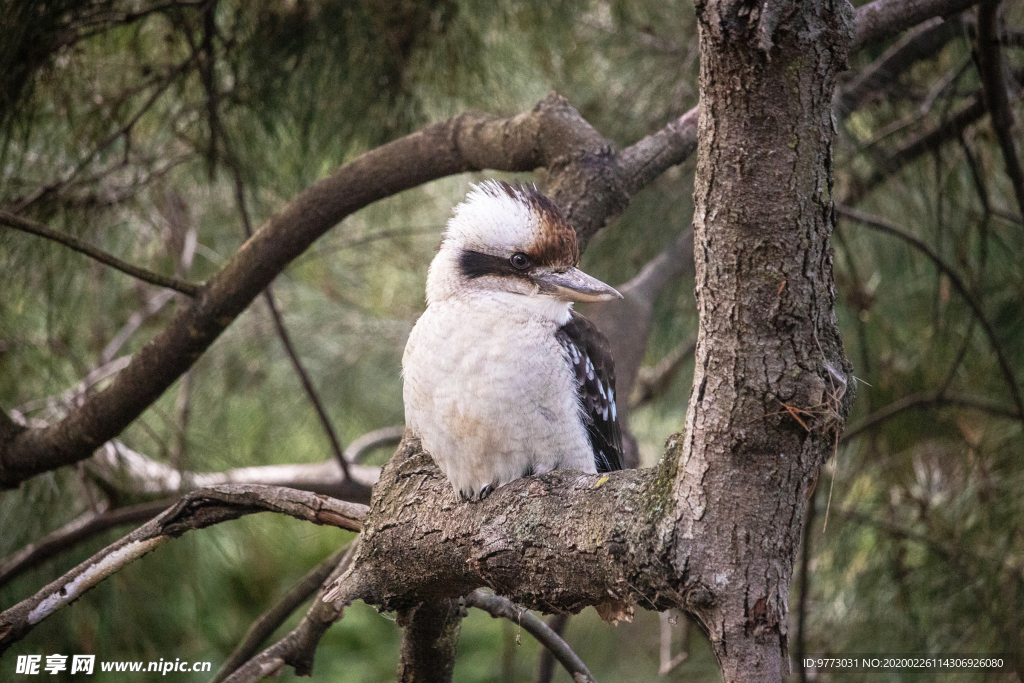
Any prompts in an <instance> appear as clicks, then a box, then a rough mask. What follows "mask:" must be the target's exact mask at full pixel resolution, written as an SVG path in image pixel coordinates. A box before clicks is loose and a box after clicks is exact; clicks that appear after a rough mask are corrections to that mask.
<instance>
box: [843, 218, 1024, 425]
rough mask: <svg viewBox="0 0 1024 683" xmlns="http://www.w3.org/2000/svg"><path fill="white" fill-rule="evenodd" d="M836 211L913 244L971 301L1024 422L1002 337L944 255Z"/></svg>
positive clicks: (884, 224)
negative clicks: (997, 334) (944, 258)
mask: <svg viewBox="0 0 1024 683" xmlns="http://www.w3.org/2000/svg"><path fill="white" fill-rule="evenodd" d="M835 209H836V213H838V214H839V215H840V216H842V217H844V218H847V219H849V220H852V221H854V222H856V223H860V224H861V225H865V226H867V227H869V228H872V229H874V230H878V231H879V232H884V233H886V234H889V235H893V236H895V237H899V238H900V239H901V240H903V241H904V242H906V243H907V244H910V245H911V246H913V247H914V248H915V249H917V250H918V251H919V252H921V253H922V254H924V255H925V256H927V257H928V259H929V260H930V261H931V262H932V263H933V264H934V265H935V267H936V268H938V269H939V270H940V271H942V272H943V273H944V274H945V275H946V276H947V277H948V278H949V281H950V282H951V283H952V285H953V287H954V288H955V289H956V290H957V291H958V292H959V293H960V296H962V297H963V299H964V301H966V302H967V305H968V307H970V309H971V311H972V312H973V313H974V316H975V317H976V318H977V319H978V323H980V324H981V328H982V329H983V330H984V331H985V335H986V336H987V337H988V341H989V344H990V345H991V346H992V350H993V351H995V353H996V360H997V361H998V362H999V367H1000V369H1001V370H1002V374H1003V378H1004V379H1005V380H1006V384H1007V386H1008V387H1009V388H1010V394H1011V396H1012V398H1013V402H1014V405H1015V406H1016V407H1017V415H1019V416H1020V418H1021V420H1022V421H1024V398H1022V397H1021V392H1020V386H1019V385H1018V384H1017V378H1016V376H1015V375H1014V372H1013V368H1012V367H1011V366H1010V362H1009V360H1008V359H1007V357H1006V351H1005V350H1004V349H1003V345H1002V342H1000V341H999V337H998V336H996V331H995V328H993V327H992V323H991V322H989V319H988V317H987V316H986V315H985V312H984V310H983V309H982V307H981V302H979V301H978V300H977V298H976V297H975V296H974V294H973V292H971V290H970V289H968V287H967V285H966V283H965V282H964V281H963V279H962V278H961V277H960V275H959V273H957V272H956V271H955V270H954V269H953V268H952V267H951V266H950V265H949V264H947V263H946V262H945V261H944V260H943V259H942V257H941V256H939V255H938V254H937V253H935V251H934V250H933V249H932V248H931V247H930V246H929V245H927V244H925V243H924V242H923V241H921V240H920V239H918V238H917V237H914V236H913V235H911V234H909V233H907V232H905V231H904V230H902V229H900V228H898V227H897V226H895V225H893V224H892V223H889V222H888V221H886V220H884V219H882V218H879V217H878V216H873V215H871V214H868V213H865V212H863V211H858V210H857V209H852V208H850V207H848V206H843V205H841V204H836V207H835Z"/></svg>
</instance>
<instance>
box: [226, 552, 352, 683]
mask: <svg viewBox="0 0 1024 683" xmlns="http://www.w3.org/2000/svg"><path fill="white" fill-rule="evenodd" d="M348 552H349V548H347V547H346V548H344V549H342V550H340V551H338V552H337V553H335V554H334V555H332V556H331V557H329V558H327V559H326V560H324V561H323V562H321V563H320V564H318V565H317V566H315V567H313V568H312V569H311V570H310V571H309V573H308V574H306V576H305V577H304V578H303V579H302V580H301V581H299V582H298V583H297V584H295V585H294V586H293V587H292V588H291V590H289V591H288V592H287V593H285V594H284V595H283V596H282V597H281V599H280V600H278V601H277V602H276V603H275V604H274V605H273V606H272V607H271V608H270V609H269V610H267V611H266V612H264V613H263V614H261V615H260V616H259V618H258V619H256V621H254V622H253V623H252V625H251V626H250V627H249V630H248V631H246V633H245V637H244V638H243V639H242V642H240V643H239V644H238V646H237V647H235V649H234V651H232V653H231V655H230V656H229V657H228V658H227V660H225V662H224V664H223V665H222V666H221V668H220V671H218V672H217V675H216V676H214V677H213V682H212V683H220V681H223V680H224V679H225V678H227V677H228V676H230V675H231V674H232V673H234V672H235V671H236V670H237V669H238V668H239V667H240V666H242V665H243V664H245V663H246V662H247V661H249V660H250V659H252V658H253V656H255V655H256V654H257V653H258V652H259V647H260V645H262V644H263V641H265V640H266V639H267V638H269V637H270V635H271V634H272V633H273V632H274V631H276V630H277V628H278V627H279V626H280V625H281V624H283V623H284V622H285V620H286V619H288V617H289V616H291V614H292V612H294V611H295V610H296V609H298V608H299V605H301V604H302V603H303V602H305V601H306V599H307V598H308V597H309V596H311V595H313V593H315V592H316V591H317V589H319V588H320V586H322V585H323V583H324V581H326V580H327V577H329V576H330V575H331V574H332V573H333V572H334V570H335V569H337V567H338V565H339V564H340V563H341V561H342V559H344V557H345V555H346V554H347V553H348Z"/></svg>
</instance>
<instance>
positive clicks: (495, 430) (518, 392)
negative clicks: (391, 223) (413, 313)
mask: <svg viewBox="0 0 1024 683" xmlns="http://www.w3.org/2000/svg"><path fill="white" fill-rule="evenodd" d="M577 261H578V249H577V247H576V236H575V233H574V232H573V231H572V228H571V226H569V224H568V223H567V222H566V221H565V219H564V218H562V216H561V214H560V213H558V210H557V209H556V208H555V207H554V205H553V204H552V203H551V202H550V201H549V200H547V199H546V198H544V197H543V196H542V195H540V194H539V193H537V192H536V191H534V190H527V189H522V188H513V187H511V186H508V185H506V184H504V183H493V182H488V183H484V184H482V185H480V186H477V187H476V188H474V189H473V191H472V192H470V194H469V196H468V197H467V199H466V201H465V202H464V203H463V204H460V205H459V206H458V207H456V209H455V211H454V215H453V217H452V218H451V220H450V221H449V222H448V226H447V231H446V232H445V235H444V238H443V240H442V243H441V247H440V250H439V251H438V254H437V256H436V257H435V258H434V260H433V262H432V263H431V265H430V271H429V275H428V278H427V309H426V311H425V312H424V314H423V316H422V317H421V318H420V319H419V321H417V323H416V326H415V327H414V328H413V331H412V334H411V335H410V337H409V341H408V344H407V345H406V348H405V355H404V357H403V362H402V367H403V376H404V400H405V417H406V425H407V426H408V427H409V428H411V429H412V430H413V432H415V433H416V434H417V435H419V437H420V439H421V441H422V444H423V447H424V449H425V450H426V451H427V452H428V453H430V454H431V456H432V457H433V458H434V461H435V462H436V463H437V465H438V466H439V467H440V468H441V470H442V471H444V473H445V474H446V475H447V477H448V479H449V480H450V481H451V483H452V487H453V488H454V489H455V491H456V493H457V494H459V495H460V496H461V497H462V498H463V499H472V498H482V497H484V496H486V495H487V494H488V493H490V491H491V490H493V489H494V488H497V487H498V486H501V485H503V484H505V483H508V482H509V481H512V480H514V479H517V478H519V477H522V476H525V475H528V474H531V473H540V472H546V471H550V470H552V469H557V468H571V469H577V470H581V471H584V472H596V471H597V469H598V464H599V463H598V462H597V461H596V460H595V454H596V452H597V451H596V450H595V444H594V443H593V439H592V435H591V434H590V432H592V431H593V430H594V427H595V425H594V423H593V416H592V415H590V412H592V411H589V412H588V406H587V405H585V401H583V400H581V399H582V397H583V394H582V393H581V390H582V388H583V383H586V384H587V385H588V386H596V387H598V389H595V390H594V394H595V396H597V395H598V393H597V392H598V391H599V392H600V394H599V395H600V397H602V400H603V401H604V403H603V405H602V406H599V407H598V415H599V416H600V415H601V413H602V410H603V419H604V420H605V421H607V420H608V418H609V416H611V418H612V419H611V421H610V422H608V424H609V425H611V426H612V427H614V428H615V432H614V436H615V437H616V438H617V435H618V432H617V424H615V423H614V417H615V408H614V393H613V392H614V387H613V384H612V382H613V381H614V380H613V379H608V378H597V377H596V375H595V372H596V370H595V366H594V363H593V362H592V360H591V358H590V357H589V356H588V355H587V354H586V353H585V352H584V350H582V349H581V348H580V347H581V346H585V345H586V344H584V343H583V342H580V343H573V341H569V340H568V337H567V336H566V330H567V329H570V328H571V329H577V328H579V325H575V326H574V325H570V323H571V322H573V321H576V320H578V316H577V315H576V314H574V313H573V311H572V303H571V301H573V300H589V301H594V300H604V299H608V298H612V297H615V296H619V295H618V292H615V290H614V289H612V288H611V287H608V286H607V285H605V284H603V283H601V282H599V281H598V280H595V279H594V278H591V277H589V276H587V275H585V274H584V273H582V272H581V271H579V270H577V269H576V268H575V265H576V262H577ZM594 332H596V330H594ZM570 347H571V348H570ZM609 369H610V363H609ZM588 378H589V380H593V381H590V382H588V381H587V379H588ZM605 385H607V387H606V386H605ZM598 419H601V418H600V417H599V418H598ZM598 426H600V425H598ZM588 428H589V430H590V431H588ZM605 450H608V448H607V447H605ZM616 457H617V454H616ZM604 469H611V467H606V468H604Z"/></svg>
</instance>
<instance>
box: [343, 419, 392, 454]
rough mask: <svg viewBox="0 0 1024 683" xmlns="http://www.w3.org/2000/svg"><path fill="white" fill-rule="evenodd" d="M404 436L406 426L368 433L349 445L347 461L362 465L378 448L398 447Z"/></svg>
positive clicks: (346, 451) (383, 428)
mask: <svg viewBox="0 0 1024 683" xmlns="http://www.w3.org/2000/svg"><path fill="white" fill-rule="evenodd" d="M404 435H405V425H404V424H403V425H393V426H391V427H382V428H380V429H375V430H373V431H372V432H366V433H365V434H363V435H362V436H360V437H359V438H358V439H356V440H355V441H353V442H352V443H350V444H349V445H348V448H346V449H345V460H347V461H349V462H350V463H360V462H362V461H363V459H364V458H365V457H366V456H367V455H369V454H370V453H372V452H373V451H375V450H376V449H378V448H383V447H384V446H391V445H397V444H398V442H399V441H401V440H402V436H404Z"/></svg>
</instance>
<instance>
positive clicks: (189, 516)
mask: <svg viewBox="0 0 1024 683" xmlns="http://www.w3.org/2000/svg"><path fill="white" fill-rule="evenodd" d="M366 510H367V508H366V506H364V505H358V504H356V503H347V502H345V501H340V500H335V499H333V498H328V497H326V496H320V495H317V494H313V493H308V492H306V491H296V490H293V489H286V488H282V487H276V486H252V485H233V486H216V487H211V488H208V489H201V490H198V491H193V492H192V493H190V494H188V495H187V496H185V497H184V498H182V499H181V500H180V501H178V503H177V504H175V505H174V506H173V507H171V508H170V509H169V510H167V511H166V512H164V513H163V514H161V515H160V516H158V517H157V518H155V519H153V520H152V521H150V522H148V523H146V524H144V525H142V526H141V527H139V528H138V529H136V530H135V531H133V532H132V533H130V534H128V535H127V536H125V537H123V538H121V539H120V540H118V541H116V542H115V543H113V544H111V545H109V546H107V547H106V548H104V549H103V550H101V551H99V552H98V553H96V554H95V555H93V556H92V557H90V558H89V559H88V560H86V561H85V562H82V563H81V564H80V565H78V566H77V567H75V568H74V569H72V570H71V571H69V572H67V573H66V574H64V575H63V576H62V577H60V578H59V579H57V580H56V581H53V582H51V583H50V584H48V585H46V586H45V587H43V588H42V589H41V590H40V591H39V592H37V593H36V594H35V595H33V596H32V597H30V598H27V599H25V600H22V601H21V602H19V603H18V604H16V605H14V606H13V607H11V608H10V609H8V610H5V611H4V612H3V613H0V653H3V652H4V651H5V650H6V649H7V648H8V647H10V646H11V645H12V644H13V643H15V642H17V641H19V640H21V639H22V638H24V637H25V636H26V635H27V634H28V632H29V631H31V630H32V629H33V628H34V627H35V626H36V625H37V624H39V623H40V622H41V621H43V620H44V619H46V618H47V617H49V616H51V615H52V614H54V613H55V612H57V611H58V610H60V609H61V608H62V607H65V606H66V605H69V604H70V603H72V602H74V601H75V600H77V599H78V598H79V597H81V596H82V594H83V593H85V592H86V591H87V590H89V589H90V588H92V587H93V586H95V585H96V584H98V583H100V582H101V581H103V579H105V578H107V577H108V576H110V575H111V574H114V573H115V572H117V571H119V570H120V569H122V568H123V567H124V566H126V565H128V564H130V563H132V562H134V561H135V560H137V559H139V558H140V557H142V556H143V555H145V554H146V553H148V552H150V551H152V550H154V549H156V548H157V547H159V546H161V545H163V544H164V543H166V542H167V541H169V540H171V539H172V538H177V537H179V536H181V535H182V534H184V533H185V532H187V531H192V530H195V529H204V528H206V527H208V526H212V525H214V524H219V523H220V522H226V521H228V520H232V519H238V518H239V517H243V516H245V515H249V514H253V513H255V512H277V513H281V514H285V515H289V516H291V517H295V518H296V519H302V520H306V521H309V522H313V523H314V524H323V525H328V526H336V527H338V528H341V529H348V530H349V531H361V530H362V526H363V519H364V518H365V516H366Z"/></svg>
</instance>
